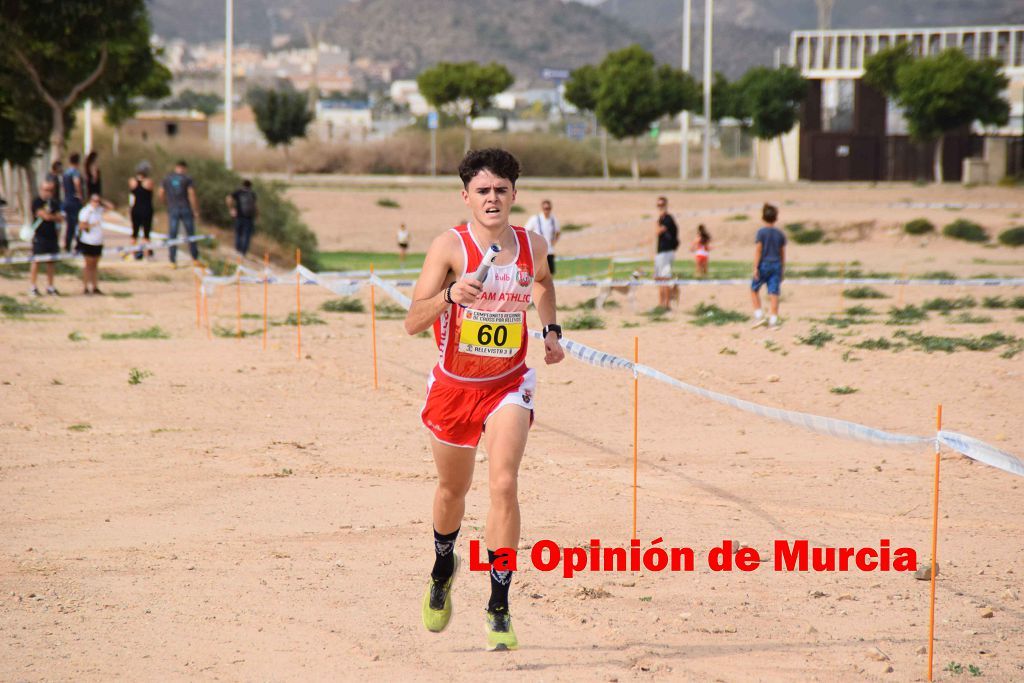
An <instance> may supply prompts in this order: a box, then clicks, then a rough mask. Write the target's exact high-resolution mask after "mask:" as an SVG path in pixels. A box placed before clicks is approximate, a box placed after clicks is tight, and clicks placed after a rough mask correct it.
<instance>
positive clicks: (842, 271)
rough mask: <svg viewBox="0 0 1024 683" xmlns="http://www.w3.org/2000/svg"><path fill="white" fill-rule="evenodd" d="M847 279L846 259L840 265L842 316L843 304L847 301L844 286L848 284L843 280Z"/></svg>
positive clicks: (840, 306) (840, 307) (840, 309)
mask: <svg viewBox="0 0 1024 683" xmlns="http://www.w3.org/2000/svg"><path fill="white" fill-rule="evenodd" d="M845 279H846V262H845V261H844V262H843V265H841V266H839V315H840V316H841V315H842V314H843V305H844V304H845V303H846V299H845V294H844V292H845V290H844V287H846V285H845V284H843V282H842V281H843V280H845Z"/></svg>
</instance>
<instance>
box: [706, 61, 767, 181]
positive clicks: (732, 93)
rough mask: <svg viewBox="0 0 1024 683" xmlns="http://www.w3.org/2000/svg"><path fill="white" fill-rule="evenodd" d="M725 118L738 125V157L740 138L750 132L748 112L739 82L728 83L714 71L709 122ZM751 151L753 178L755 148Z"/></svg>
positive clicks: (727, 80)
mask: <svg viewBox="0 0 1024 683" xmlns="http://www.w3.org/2000/svg"><path fill="white" fill-rule="evenodd" d="M725 118H730V119H735V120H736V122H737V124H738V125H739V134H737V136H736V154H737V155H739V150H740V144H741V142H742V136H743V135H744V134H746V133H747V132H748V131H749V130H750V111H749V110H748V109H747V104H746V101H745V100H744V99H743V92H742V91H741V90H740V84H739V81H730V80H729V79H728V78H726V77H725V74H723V73H721V72H718V71H716V72H715V75H714V79H713V81H712V83H711V120H712V121H714V122H715V123H719V122H721V120H722V119H725ZM751 151H752V153H751V155H750V177H751V178H753V177H754V176H755V175H756V174H757V146H756V145H755V146H753V147H752V150H751Z"/></svg>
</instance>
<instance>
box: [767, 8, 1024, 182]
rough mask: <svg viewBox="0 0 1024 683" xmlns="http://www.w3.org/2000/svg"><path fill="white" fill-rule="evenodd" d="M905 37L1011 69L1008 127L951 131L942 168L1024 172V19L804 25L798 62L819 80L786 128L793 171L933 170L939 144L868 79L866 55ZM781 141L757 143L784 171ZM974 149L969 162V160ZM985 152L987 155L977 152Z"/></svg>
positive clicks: (907, 174)
mask: <svg viewBox="0 0 1024 683" xmlns="http://www.w3.org/2000/svg"><path fill="white" fill-rule="evenodd" d="M900 42H906V43H908V44H910V46H911V48H912V50H913V52H914V54H915V55H917V56H926V55H935V54H938V53H939V52H941V51H942V50H944V49H946V48H950V47H957V48H960V49H962V50H963V51H964V52H966V53H967V54H968V55H969V56H973V57H975V58H981V57H993V58H995V59H998V60H999V61H1000V62H1002V64H1003V72H1004V74H1005V75H1006V76H1007V78H1009V79H1010V86H1009V88H1008V91H1007V93H1006V95H1007V98H1008V100H1009V102H1010V110H1011V116H1010V122H1009V124H1008V125H1007V126H1004V127H1002V128H999V129H986V130H981V129H980V128H979V127H977V126H975V127H974V128H968V127H965V128H964V129H963V130H960V131H955V132H953V133H950V134H948V135H946V136H945V138H944V142H943V155H942V156H943V158H942V168H943V176H944V178H945V179H946V180H960V179H961V178H962V175H963V169H964V168H965V167H968V168H972V169H975V170H974V172H975V173H976V174H977V177H973V178H971V179H970V180H972V181H974V182H978V181H981V182H986V181H987V182H996V181H998V180H999V179H1000V178H1002V177H1004V176H1005V175H1006V174H1007V173H1019V172H1020V170H1021V169H1020V167H1019V166H1020V164H1021V161H1020V159H1019V157H1020V156H1021V153H1022V149H1024V142H1022V138H1021V131H1022V129H1021V125H1022V116H1024V25H1019V26H987V27H947V28H915V29H881V30H866V29H865V30H852V29H846V30H830V31H794V32H793V33H792V34H791V35H790V45H789V62H790V64H792V65H794V66H797V67H799V69H800V71H801V73H802V74H803V75H804V77H805V78H807V79H808V80H809V81H810V87H809V88H808V94H807V98H806V99H805V101H804V105H803V107H802V110H801V116H800V123H799V124H798V125H797V126H796V127H795V128H794V129H793V130H792V131H791V132H790V133H788V134H787V135H784V136H782V145H783V147H784V148H785V154H784V156H785V162H786V166H787V167H788V170H789V173H788V175H789V177H790V178H797V177H799V178H802V179H806V180H868V181H875V180H918V179H931V177H932V167H933V163H932V162H933V159H934V145H931V144H921V143H917V142H915V141H913V140H912V139H911V138H910V136H909V134H908V131H907V125H906V121H905V120H904V119H903V116H902V113H901V111H900V109H899V107H897V106H896V105H894V104H893V103H890V102H888V101H887V100H886V98H885V97H884V96H883V95H882V94H881V93H879V92H878V91H877V90H875V89H874V88H871V87H870V86H868V85H867V84H866V83H864V81H863V75H864V63H865V61H866V60H867V59H868V57H870V56H871V55H873V54H875V53H876V52H878V51H879V50H883V49H885V48H887V47H890V46H893V45H896V44H898V43H900ZM778 147H779V142H778V141H777V140H770V141H764V142H759V143H758V145H757V156H758V159H757V164H758V175H759V176H761V177H762V178H770V179H773V180H781V179H782V178H783V177H784V173H783V168H782V156H783V155H780V153H779V150H778ZM965 159H971V162H969V163H968V164H966V165H965V163H964V160H965ZM975 160H977V161H975Z"/></svg>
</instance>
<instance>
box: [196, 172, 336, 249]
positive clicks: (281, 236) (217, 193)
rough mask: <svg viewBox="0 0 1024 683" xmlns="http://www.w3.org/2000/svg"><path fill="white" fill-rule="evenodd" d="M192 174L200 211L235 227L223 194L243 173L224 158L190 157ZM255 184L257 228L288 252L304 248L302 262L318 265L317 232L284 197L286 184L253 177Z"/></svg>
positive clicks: (219, 223)
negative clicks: (238, 171)
mask: <svg viewBox="0 0 1024 683" xmlns="http://www.w3.org/2000/svg"><path fill="white" fill-rule="evenodd" d="M189 175H191V176H192V179H193V180H194V181H195V185H196V197H197V198H198V199H199V213H200V214H201V215H202V217H203V220H205V221H208V222H210V223H212V224H214V225H216V226H218V227H220V228H224V229H231V228H233V221H232V218H231V214H230V213H229V212H228V207H227V205H226V204H225V203H224V197H226V196H227V195H229V194H231V193H232V192H234V191H235V190H236V189H238V186H239V185H240V184H241V182H242V176H240V175H239V174H237V173H235V172H234V171H229V170H228V169H227V168H225V167H224V164H222V163H221V162H219V161H212V160H210V159H195V160H193V161H191V162H190V163H189ZM252 186H253V189H254V190H255V191H256V194H257V196H258V197H259V211H260V216H259V219H257V221H256V232H257V233H263V234H265V235H267V236H268V237H269V238H271V239H272V240H274V241H275V242H277V243H278V244H280V245H281V247H282V248H283V249H284V251H285V254H286V255H287V256H291V254H292V251H294V250H295V249H296V248H298V249H301V250H302V264H303V265H305V266H307V267H309V268H316V267H317V261H316V258H317V242H316V235H315V234H313V231H312V230H310V229H309V227H308V226H307V225H306V224H305V223H303V222H302V220H301V218H299V210H298V208H297V207H296V206H295V205H294V204H292V203H291V202H290V201H289V200H287V199H285V196H284V191H285V186H284V185H283V184H282V183H277V182H265V181H262V180H253V183H252Z"/></svg>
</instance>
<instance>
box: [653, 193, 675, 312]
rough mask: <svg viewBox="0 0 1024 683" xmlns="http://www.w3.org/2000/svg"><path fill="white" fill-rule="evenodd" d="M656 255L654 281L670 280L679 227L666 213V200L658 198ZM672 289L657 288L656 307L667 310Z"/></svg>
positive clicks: (666, 287)
mask: <svg viewBox="0 0 1024 683" xmlns="http://www.w3.org/2000/svg"><path fill="white" fill-rule="evenodd" d="M657 206H658V224H657V232H656V233H655V234H656V236H657V253H656V254H655V256H654V279H655V280H671V279H672V263H673V261H675V258H676V249H678V248H679V226H678V225H676V219H675V218H673V217H672V214H670V213H669V212H668V198H666V197H658V204H657ZM672 293H673V292H672V287H671V286H669V285H664V286H659V287H658V306H660V307H661V308H664V309H665V310H666V311H667V310H669V308H670V304H671V302H672Z"/></svg>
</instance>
